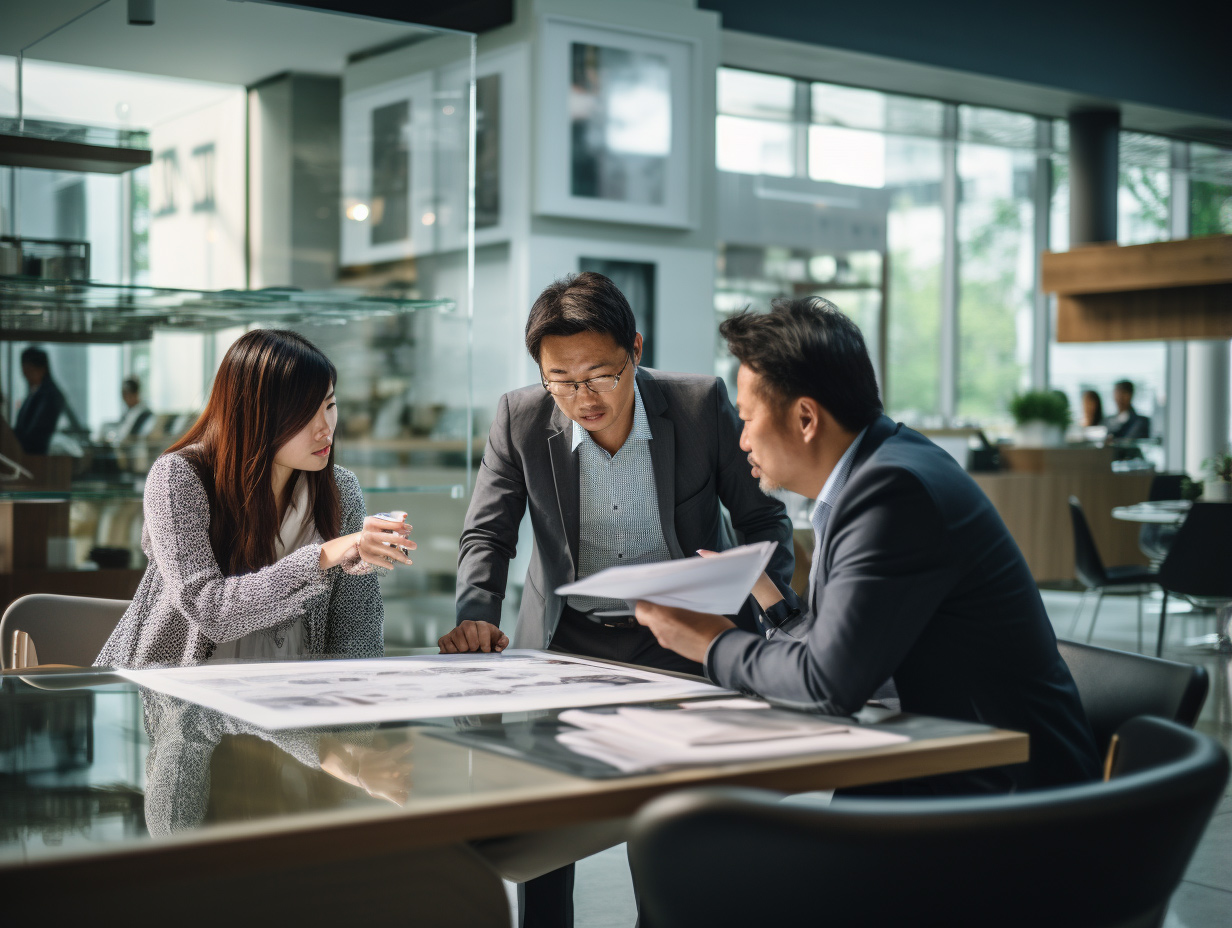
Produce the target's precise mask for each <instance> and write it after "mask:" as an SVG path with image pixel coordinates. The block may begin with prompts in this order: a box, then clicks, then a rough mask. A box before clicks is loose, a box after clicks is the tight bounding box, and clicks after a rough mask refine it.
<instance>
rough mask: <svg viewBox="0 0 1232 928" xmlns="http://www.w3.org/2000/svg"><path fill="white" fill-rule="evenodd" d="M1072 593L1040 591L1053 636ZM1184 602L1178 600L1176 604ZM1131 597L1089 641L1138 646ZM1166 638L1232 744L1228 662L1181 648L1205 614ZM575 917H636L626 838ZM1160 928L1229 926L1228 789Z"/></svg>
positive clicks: (581, 897)
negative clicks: (1200, 675) (1203, 674)
mask: <svg viewBox="0 0 1232 928" xmlns="http://www.w3.org/2000/svg"><path fill="white" fill-rule="evenodd" d="M1078 598H1079V597H1078V595H1077V594H1076V593H1068V592H1053V591H1045V593H1044V602H1045V604H1046V605H1047V607H1048V613H1049V615H1050V616H1051V617H1052V621H1053V624H1054V626H1055V627H1056V629H1057V635H1058V636H1060V637H1069V627H1070V623H1071V620H1072V619H1073V617H1074V613H1075V611H1076V610H1077V606H1078ZM1178 608H1183V607H1178ZM1145 613H1146V618H1145V647H1146V649H1147V652H1148V653H1152V654H1153V653H1154V641H1155V630H1156V627H1157V626H1156V621H1157V617H1158V615H1159V600H1158V599H1155V600H1148V601H1147V603H1146V606H1145ZM1136 615H1137V613H1136V609H1135V605H1134V600H1133V599H1132V598H1128V597H1109V598H1107V599H1105V600H1104V604H1103V606H1102V607H1101V609H1100V615H1099V621H1098V623H1097V624H1096V627H1095V636H1094V638H1093V639H1092V641H1093V643H1095V644H1099V645H1103V646H1105V647H1109V648H1119V649H1122V650H1127V651H1134V650H1137V619H1136ZM1089 616H1090V607H1089V606H1088V609H1087V619H1086V620H1084V621H1083V624H1082V628H1081V629H1079V632H1078V638H1079V640H1081V638H1082V637H1083V636H1085V634H1086V629H1087V625H1088V624H1089ZM1168 624H1169V644H1170V645H1171V646H1170V647H1168V648H1166V649H1165V652H1164V656H1165V657H1170V658H1173V659H1175V660H1187V661H1191V662H1194V663H1199V662H1201V663H1203V664H1205V666H1206V668H1207V670H1208V671H1209V672H1210V674H1211V692H1210V695H1209V696H1208V697H1207V701H1206V705H1205V707H1204V708H1203V711H1202V717H1201V719H1200V720H1199V723H1198V728H1199V729H1200V730H1201V731H1204V732H1206V733H1207V734H1209V735H1212V736H1213V737H1215V738H1217V739H1219V741H1220V742H1221V743H1222V744H1223V746H1224V747H1225V748H1227V749H1228V750H1229V751H1232V689H1230V687H1229V678H1230V676H1232V674H1230V673H1229V661H1228V660H1227V658H1226V657H1225V658H1224V659H1223V661H1222V663H1221V662H1220V661H1219V660H1218V659H1216V657H1215V656H1213V655H1200V654H1198V655H1196V654H1194V653H1192V652H1190V651H1187V650H1185V649H1184V648H1183V640H1184V639H1185V638H1186V637H1187V636H1196V635H1202V634H1206V633H1208V632H1210V631H1211V630H1212V628H1213V622H1212V620H1211V619H1210V618H1209V617H1202V616H1196V617H1189V616H1186V615H1184V614H1182V613H1174V612H1172V611H1171V609H1169V620H1168ZM574 899H575V903H574V905H575V924H576V925H577V928H632V925H633V924H634V922H635V920H636V917H637V916H636V912H635V910H634V906H633V884H632V881H631V880H630V878H629V867H628V860H627V858H626V856H625V848H624V845H621V846H620V847H614V848H612V849H611V850H608V851H604V852H603V853H602V854H596V855H595V856H594V857H590V858H588V859H586V860H584V861H582V862H581V863H579V864H578V871H577V885H576V889H575V892H574ZM1164 924H1165V928H1227V926H1229V925H1232V788H1230V789H1229V792H1228V794H1227V795H1226V796H1225V798H1224V801H1223V803H1222V805H1221V806H1220V807H1219V810H1218V812H1217V813H1216V815H1215V817H1214V818H1213V819H1212V820H1211V824H1210V826H1209V827H1208V828H1207V832H1206V836H1205V837H1204V839H1203V841H1202V844H1201V845H1200V846H1199V847H1198V851H1197V853H1196V854H1195V855H1194V859H1193V861H1192V862H1191V863H1190V866H1189V870H1188V872H1187V873H1186V874H1185V881H1184V882H1183V883H1182V884H1181V886H1180V888H1179V889H1178V890H1177V892H1176V895H1174V896H1173V897H1172V907H1171V909H1170V910H1169V912H1168V918H1167V921H1166V922H1165V923H1164Z"/></svg>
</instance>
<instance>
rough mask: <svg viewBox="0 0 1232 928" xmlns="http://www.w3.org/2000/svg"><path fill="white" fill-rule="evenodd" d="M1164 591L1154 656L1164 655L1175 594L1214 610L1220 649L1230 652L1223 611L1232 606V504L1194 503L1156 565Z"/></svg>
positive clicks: (1217, 641) (1217, 640)
mask: <svg viewBox="0 0 1232 928" xmlns="http://www.w3.org/2000/svg"><path fill="white" fill-rule="evenodd" d="M1157 582H1158V583H1159V585H1160V586H1162V587H1163V589H1164V605H1163V608H1162V609H1161V610H1160V612H1159V638H1158V639H1157V640H1156V642H1155V654H1156V656H1158V655H1160V654H1162V653H1163V649H1164V633H1165V621H1166V619H1167V617H1168V596H1169V594H1171V593H1176V594H1178V595H1180V596H1184V597H1185V598H1186V599H1188V600H1189V601H1190V602H1192V603H1193V604H1194V605H1196V606H1201V607H1206V608H1213V609H1215V610H1216V619H1217V621H1218V623H1219V627H1218V629H1217V632H1216V644H1217V647H1218V649H1219V650H1221V651H1228V650H1232V648H1230V647H1229V642H1228V638H1227V635H1226V628H1225V621H1226V616H1224V614H1223V613H1224V612H1225V611H1226V610H1227V608H1228V607H1229V605H1232V503H1194V505H1193V508H1192V509H1190V510H1189V515H1188V516H1186V517H1185V521H1184V522H1183V523H1181V527H1180V528H1179V529H1178V530H1177V533H1176V538H1175V539H1173V541H1172V547H1171V548H1170V549H1169V551H1168V556H1167V557H1166V558H1164V562H1163V563H1162V564H1160V565H1159V579H1158V581H1157Z"/></svg>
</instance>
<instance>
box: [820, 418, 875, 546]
mask: <svg viewBox="0 0 1232 928" xmlns="http://www.w3.org/2000/svg"><path fill="white" fill-rule="evenodd" d="M867 431H868V426H865V427H864V428H862V429H860V434H859V435H857V436H856V438H855V441H853V442H852V443H851V444H850V445H849V446H848V448H847V450H846V451H844V452H843V456H842V457H841V458H839V459H838V463H837V464H835V465H834V470H832V471H830V476H829V477H827V478H826V482H825V483H824V484H822V486H821V493H819V494H818V495H817V503H816V504H815V505H814V506H813V512H812V515H811V521H812V523H813V524H814V525H816V524H817V517H818V516H819V515H820V514H821V511H822V509H821V507H822V506H829V507H830V508H831V509H833V508H834V502H835V500H837V499H838V496H839V494H840V493H842V492H843V487H845V486H846V485H847V477H848V475H850V473H851V462H852V461H853V460H854V458H855V456H856V449H857V448H859V447H860V440H861V439H862V438H864V433H865V432H867Z"/></svg>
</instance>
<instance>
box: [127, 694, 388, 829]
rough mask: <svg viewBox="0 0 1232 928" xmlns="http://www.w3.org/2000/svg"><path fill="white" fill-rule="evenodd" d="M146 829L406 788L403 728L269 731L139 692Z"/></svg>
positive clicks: (316, 806) (323, 804)
mask: <svg viewBox="0 0 1232 928" xmlns="http://www.w3.org/2000/svg"><path fill="white" fill-rule="evenodd" d="M141 700H142V707H143V714H144V724H145V730H146V734H147V736H148V737H149V739H150V749H149V752H148V753H147V755H146V793H145V818H146V826H147V827H148V829H149V832H150V835H151V836H152V837H162V836H166V835H170V834H174V833H176V832H179V831H184V830H188V829H193V828H197V827H198V826H200V825H202V824H205V823H208V822H220V821H237V820H243V819H252V818H263V817H267V816H271V815H281V814H287V813H293V812H301V811H308V810H313V811H316V810H321V809H328V808H336V807H340V806H345V805H349V804H351V803H353V802H355V801H356V800H359V801H363V800H364V797H363V796H361V795H360V792H361V791H362V793H363V794H364V795H365V796H366V797H370V798H373V799H378V800H382V801H385V802H390V803H393V804H395V805H398V806H402V805H405V804H406V802H407V801H408V799H409V798H410V794H411V756H410V755H411V747H412V745H411V742H410V740H409V738H408V737H407V732H406V730H404V729H403V730H387V731H377V730H376V728H375V726H373V727H370V728H363V729H355V730H346V731H339V730H335V731H329V732H323V731H279V732H269V731H263V730H261V729H259V728H255V727H253V726H251V725H248V724H246V723H244V722H240V721H238V720H236V719H234V718H231V717H230V716H226V715H223V714H221V713H219V712H215V711H214V710H212V709H207V708H205V707H203V706H199V705H196V704H195V703H190V702H185V701H184V700H181V699H176V698H175V697H172V696H166V695H164V694H160V693H154V692H151V691H149V690H142V691H141Z"/></svg>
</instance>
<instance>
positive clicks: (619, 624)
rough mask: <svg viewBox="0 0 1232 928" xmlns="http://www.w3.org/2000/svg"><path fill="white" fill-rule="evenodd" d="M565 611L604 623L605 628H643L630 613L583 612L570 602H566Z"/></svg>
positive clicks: (599, 623)
mask: <svg viewBox="0 0 1232 928" xmlns="http://www.w3.org/2000/svg"><path fill="white" fill-rule="evenodd" d="M564 611H565V612H571V613H573V614H574V615H576V616H581V617H582V618H584V619H586V620H587V621H589V622H594V623H595V624H596V625H602V626H603V627H604V628H641V626H640V625H639V624H638V621H637V619H636V618H634V617H633V616H632V615H629V614H628V613H608V612H606V611H605V612H602V613H599V612H583V611H582V610H581V609H574V608H573V607H572V606H570V605H569V604H568V603H566V604H565V609H564Z"/></svg>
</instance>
